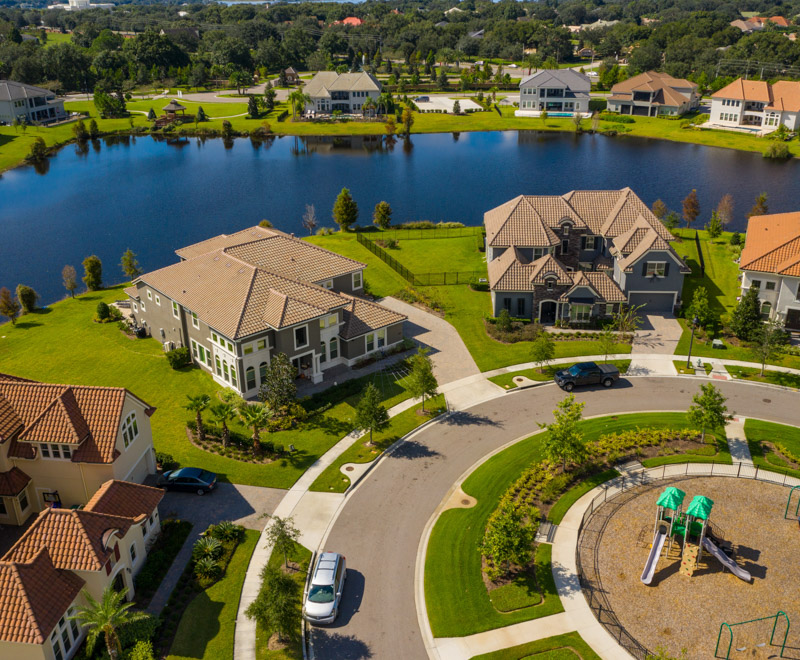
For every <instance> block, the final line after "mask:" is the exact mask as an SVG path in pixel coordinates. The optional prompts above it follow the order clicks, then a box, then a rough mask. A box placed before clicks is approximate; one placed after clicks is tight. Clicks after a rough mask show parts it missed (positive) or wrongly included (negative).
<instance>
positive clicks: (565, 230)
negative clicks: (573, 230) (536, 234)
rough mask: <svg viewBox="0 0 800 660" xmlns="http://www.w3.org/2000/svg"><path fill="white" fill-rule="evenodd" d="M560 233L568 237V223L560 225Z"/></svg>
mask: <svg viewBox="0 0 800 660" xmlns="http://www.w3.org/2000/svg"><path fill="white" fill-rule="evenodd" d="M561 233H562V234H563V235H564V236H569V223H568V222H565V223H564V224H563V225H561Z"/></svg>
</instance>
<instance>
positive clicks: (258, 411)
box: [239, 403, 272, 454]
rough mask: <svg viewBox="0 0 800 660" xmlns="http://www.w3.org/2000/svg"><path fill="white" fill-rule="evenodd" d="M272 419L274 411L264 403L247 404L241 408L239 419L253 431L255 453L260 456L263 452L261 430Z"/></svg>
mask: <svg viewBox="0 0 800 660" xmlns="http://www.w3.org/2000/svg"><path fill="white" fill-rule="evenodd" d="M271 417H272V410H270V409H269V408H268V407H267V406H265V405H264V404H263V403H251V404H247V403H246V404H245V405H243V406H242V407H241V408H239V418H240V419H241V420H242V423H243V424H244V425H245V426H247V427H248V428H251V429H253V453H254V454H258V453H260V452H261V438H260V436H259V434H260V432H261V429H263V428H264V427H265V426H266V425H267V424H268V423H269V420H270V418H271Z"/></svg>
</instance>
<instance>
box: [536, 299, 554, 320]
mask: <svg viewBox="0 0 800 660" xmlns="http://www.w3.org/2000/svg"><path fill="white" fill-rule="evenodd" d="M555 320H556V303H555V301H553V300H545V301H544V302H543V303H542V307H541V312H540V318H539V321H540V323H555Z"/></svg>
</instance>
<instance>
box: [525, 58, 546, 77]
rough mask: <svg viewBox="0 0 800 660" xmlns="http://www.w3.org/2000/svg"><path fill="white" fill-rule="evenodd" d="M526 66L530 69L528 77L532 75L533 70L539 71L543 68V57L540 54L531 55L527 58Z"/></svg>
mask: <svg viewBox="0 0 800 660" xmlns="http://www.w3.org/2000/svg"><path fill="white" fill-rule="evenodd" d="M525 64H526V66H527V67H528V75H531V69H538V68H539V67H540V66H542V56H541V55H539V54H538V53H530V54H529V55H527V56H526V57H525Z"/></svg>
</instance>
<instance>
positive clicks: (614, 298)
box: [559, 271, 627, 303]
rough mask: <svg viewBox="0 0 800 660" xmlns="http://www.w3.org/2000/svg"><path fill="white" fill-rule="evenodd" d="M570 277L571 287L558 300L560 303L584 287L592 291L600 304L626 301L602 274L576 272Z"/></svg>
mask: <svg viewBox="0 0 800 660" xmlns="http://www.w3.org/2000/svg"><path fill="white" fill-rule="evenodd" d="M570 275H572V279H573V286H572V288H570V290H569V291H567V292H565V293H564V294H563V295H562V296H561V297H560V298H559V300H561V301H567V300H569V297H570V294H571V293H572V292H573V291H574V290H575V289H577V288H579V287H586V288H588V289H590V290H591V291H593V292H594V293H595V294H596V296H597V298H598V300H599V301H601V302H606V303H618V302H625V301H626V300H627V298H626V297H625V294H624V293H623V292H622V289H620V288H619V286H618V285H617V283H616V282H615V281H614V280H612V279H611V278H610V277H609V276H608V275H607V274H606V273H604V272H590V271H577V272H575V273H570Z"/></svg>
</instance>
